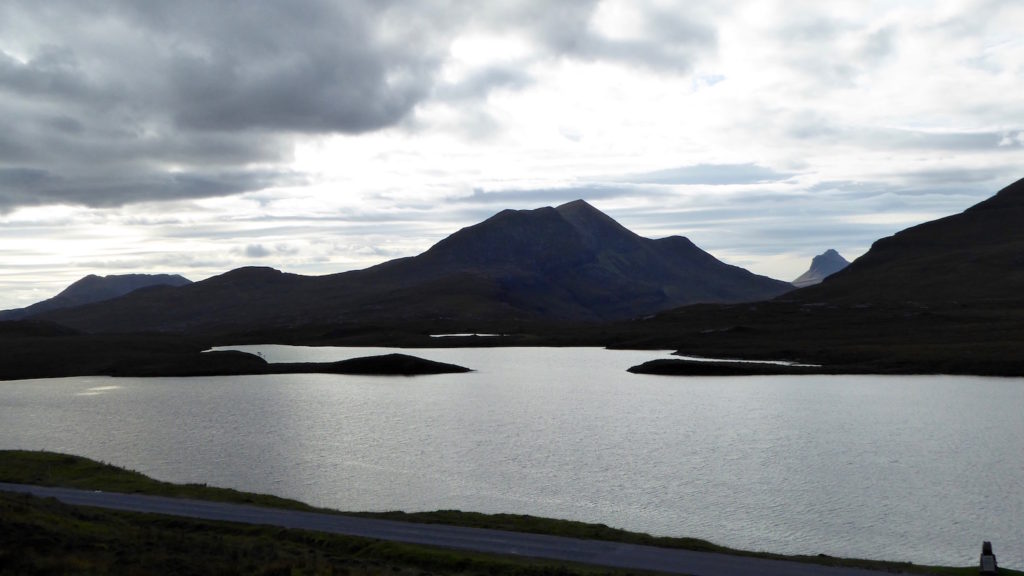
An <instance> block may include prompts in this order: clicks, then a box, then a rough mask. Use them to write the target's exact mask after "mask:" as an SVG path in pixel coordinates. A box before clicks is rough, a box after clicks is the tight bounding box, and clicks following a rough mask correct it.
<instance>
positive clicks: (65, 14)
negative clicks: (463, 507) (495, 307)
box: [0, 0, 1024, 309]
mask: <svg viewBox="0 0 1024 576" xmlns="http://www.w3.org/2000/svg"><path fill="white" fill-rule="evenodd" d="M1022 29H1024V2H1020V1H1019V0H1007V1H998V0H949V1H942V0H936V1H924V0H906V1H895V0H894V1H875V2H872V1H868V0H855V1H842V0H838V1H830V2H818V1H808V2H801V1H794V0H785V1H778V2H772V1H763V0H749V1H748V0H734V1H724V0H723V1H719V0H698V1H686V2H683V1H677V2H676V1H667V0H666V1H660V0H629V1H621V0H600V1H598V0H594V1H590V0H564V1H559V2H551V1H549V0H522V1H511V0H509V1H500V2H497V1H496V2H477V1H472V0H466V1H459V0H418V1H413V0H393V1H385V0H365V1H364V0H345V1H343V2H339V1H334V0H305V1H292V0H289V1H284V0H281V1H268V0H246V1H241V0H239V1H207V0H203V1H198V0H178V1H175V2H137V1H134V0H133V1H127V0H126V1H120V0H47V1H45V2H43V1H40V0H24V1H23V0H4V2H2V3H0V309H4V308H15V307H20V306H25V305H28V304H30V303H33V302H36V301H39V300H42V299H45V298H48V297H51V296H53V295H54V294H56V293H57V292H59V291H60V290H61V289H63V288H64V287H65V286H67V285H68V284H70V283H71V282H73V281H74V280H76V279H78V278H80V277H82V276H85V275H87V274H99V275H105V274H124V273H136V272H149V273H176V274H182V275H184V276H186V277H188V278H190V279H192V280H202V279H204V278H207V277H210V276H212V275H216V274H220V273H223V272H226V271H228V270H230V269H233V268H237V267H240V266H250V265H257V266H272V267H274V268H278V269H281V270H285V271H288V272H294V273H300V274H312V275H319V274H329V273H335V272H341V271H345V270H352V269H359V268H365V267H367V266H370V265H373V264H377V263H380V262H383V261H386V260H389V259H392V258H396V257H400V256H411V255H415V254H418V253H420V252H422V251H424V250H426V249H427V248H429V247H430V246H431V245H432V244H434V243H435V242H437V241H438V240H440V239H442V238H444V237H445V236H447V235H449V234H451V233H453V232H455V231H456V230H458V229H459V228H462V227H465V226H469V225H472V224H475V223H477V222H480V221H482V220H484V219H486V218H487V217H489V216H491V215H493V214H495V213H497V212H499V211H501V210H503V209H506V208H513V209H530V208H538V207H542V206H554V205H558V204H560V203H564V202H567V201H571V200H574V199H577V198H583V199H585V200H587V201H588V202H590V203H591V204H593V205H594V206H595V207H597V208H598V209H600V210H602V211H604V212H606V213H607V214H609V215H610V216H612V217H613V218H615V219H616V220H618V221H619V222H621V223H622V224H623V225H625V226H626V227H628V228H630V229H631V230H633V231H635V232H637V233H638V234H640V235H642V236H646V237H650V238H660V237H664V236H670V235H682V236H686V237H688V238H690V239H691V240H693V241H694V242H695V243H696V244H697V245H698V246H700V247H702V248H703V249H705V250H707V251H709V252H710V253H712V254H713V255H714V256H716V257H717V258H719V259H720V260H723V261H725V262H728V263H730V264H735V265H738V266H743V267H745V268H748V269H750V270H752V271H754V272H757V273H759V274H764V275H768V276H772V277H774V278H779V279H783V280H792V279H793V278H795V277H796V276H798V275H800V274H801V273H802V272H803V271H804V270H806V269H807V267H808V266H809V264H810V260H811V258H812V257H813V256H815V255H816V254H819V253H821V252H824V251H825V250H826V249H828V248H835V249H837V250H838V251H839V252H840V253H842V254H843V255H844V256H846V257H847V259H851V260H852V259H853V258H855V257H857V256H859V255H861V254H863V253H864V252H865V251H866V250H867V249H868V248H869V247H870V245H871V243H872V242H873V241H875V240H877V239H879V238H882V237H884V236H887V235H890V234H893V233H895V232H897V231H899V230H901V229H904V228H907V227H909V226H912V225H916V224H920V223H922V222H925V221H928V220H932V219H935V218H938V217H942V216H946V215H949V214H953V213H957V212H960V211H962V210H964V209H965V208H967V207H969V206H971V205H972V204H975V203H977V202H979V201H981V200H983V199H985V198H987V197H989V196H991V195H992V194H994V193H995V192H997V191H998V190H999V189H1000V188H1002V187H1004V186H1006V185H1008V184H1010V183H1012V182H1014V181H1016V180H1017V179H1019V178H1021V177H1024V97H1022V95H1024V35H1021V33H1020V31H1021V30H1022Z"/></svg>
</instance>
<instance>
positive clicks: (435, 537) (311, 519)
mask: <svg viewBox="0 0 1024 576" xmlns="http://www.w3.org/2000/svg"><path fill="white" fill-rule="evenodd" d="M0 491H6V492H24V493H30V494H34V495H36V496H40V497H44V498H56V499H57V500H60V501H61V502H65V503H67V504H74V505H78V506H95V507H99V508H108V509H112V510H123V511H130V512H144V513H152V514H167V515H172V516H185V517H188V518H199V519H203V520H217V521H224V522H241V523H246V524H263V525H269V526H278V527H282V528H296V529H302V530H314V531H319V532H330V533H333V534H345V535H349V536H361V537H364V538H374V539H380V540H389V541H394V542H406V543H410V544H423V545H427V546H438V547H442V548H454V549H459V550H471V551H475V552H486V553H494V554H509V555H514V556H526V557H531V558H546V559H549V560H561V561H566V562H579V563H582V564H594V565H598V566H607V567H613V568H624V569H631V570H654V571H658V572H672V573H677V574H692V575H700V576H732V575H736V576H740V575H742V576H750V575H759V576H858V575H863V576H878V574H880V573H879V572H875V571H870V570H861V569H854V568H832V567H827V566H818V565H814V564H803V563H799V562H788V561H782V560H766V559H761V558H745V557H742V556H730V555H727V554H714V553H710V552H694V551H690V550H674V549H669V548H656V547H652V546H638V545H635V544H620V543H616V542H604V541H600V540H579V539H575V538H564V537H561V536H545V535H540V534H524V533H520V532H505V531H501V530H487V529H482V528H464V527H459V526H445V525H441V524H416V523H411V522H396V521H392V520H376V519H371V518H358V517H354V516H344V515H339V514H320V513H315V512H298V511H293V510H280V509H275V508H263V507H259V506H248V505H243V504H226V503H221V502H209V501H205V500H191V499H184V498H167V497H162V496H146V495H142V494H121V493H116V492H94V491H88V490H75V489H71V488H49V487H43V486H30V485H24V484H5V483H0Z"/></svg>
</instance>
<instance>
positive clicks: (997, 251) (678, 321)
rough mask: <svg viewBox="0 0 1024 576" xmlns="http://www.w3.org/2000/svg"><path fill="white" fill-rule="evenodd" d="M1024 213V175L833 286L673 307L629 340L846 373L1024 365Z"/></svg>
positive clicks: (983, 370)
mask: <svg viewBox="0 0 1024 576" xmlns="http://www.w3.org/2000/svg"><path fill="white" fill-rule="evenodd" d="M1022 222H1024V180H1020V181H1018V182H1015V183H1014V184H1011V185H1010V186H1007V187H1006V188H1004V189H1003V190H1001V191H1000V192H999V193H998V194H996V195H995V196H993V197H992V198H990V199H988V200H986V201H984V202H981V203H979V204H977V205H975V206H973V207H971V208H969V209H967V210H966V211H964V212H963V213H961V214H956V215H953V216H949V217H946V218H942V219H939V220H935V221H932V222H927V223H924V224H921V225H919V226H914V227H912V228H908V229H906V230H904V231H902V232H899V233H897V234H895V235H893V236H890V237H888V238H883V239H881V240H879V241H877V242H875V244H874V245H873V246H872V247H871V250H870V251H868V253H866V254H865V255H863V256H861V257H860V258H858V259H857V260H855V261H854V262H853V263H852V264H850V265H849V266H848V267H846V268H845V269H844V270H842V271H840V272H838V273H836V274H834V275H832V276H830V277H828V278H826V279H825V280H824V281H823V282H822V283H821V284H818V285H816V286H811V287H808V288H802V289H799V290H795V291H793V292H790V293H788V294H785V295H783V296H781V297H778V298H776V299H774V300H772V301H768V302H759V303H756V304H740V305H707V306H689V307H682V308H678V309H675V310H671V311H668V312H664V313H661V314H659V315H657V316H656V317H655V318H653V319H651V320H649V321H647V322H634V323H630V324H629V325H623V326H622V332H621V333H620V338H621V340H620V341H619V342H617V344H619V345H622V346H641V347H655V346H657V347H672V348H676V349H679V350H682V351H685V352H687V353H690V354H698V355H705V356H713V357H719V358H734V357H741V358H763V359H789V360H798V361H801V362H808V363H817V364H823V365H825V366H826V367H827V369H830V370H835V371H839V372H857V371H867V372H876V373H883V372H894V373H908V372H909V373H966V374H993V375H995V374H998V375H1015V376H1020V375H1024V357H1022V356H1021V355H1020V350H1021V349H1022V348H1024V226H1022V225H1021V223H1022Z"/></svg>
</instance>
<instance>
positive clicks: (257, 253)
mask: <svg viewBox="0 0 1024 576" xmlns="http://www.w3.org/2000/svg"><path fill="white" fill-rule="evenodd" d="M270 254H271V251H270V250H268V249H267V248H266V247H265V246H263V245H262V244H249V245H248V246H246V247H245V255H246V256H248V257H249V258H266V257H267V256H270Z"/></svg>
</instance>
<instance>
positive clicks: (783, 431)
mask: <svg viewBox="0 0 1024 576" xmlns="http://www.w3.org/2000/svg"><path fill="white" fill-rule="evenodd" d="M245 349H248V350H258V351H260V352H261V353H262V354H263V355H264V356H265V357H267V358H268V360H271V361H285V360H287V361H323V360H338V359H343V358H348V357H353V356H360V355H368V354H374V353H380V352H385V351H392V350H383V349H337V348H334V349H331V348H321V349H311V348H289V347H279V346H260V347H245ZM407 352H408V351H407ZM412 352H413V353H414V354H416V355H419V356H421V357H425V358H430V359H433V360H439V361H444V362H454V363H456V364H462V365H464V366H467V367H470V368H474V369H476V370H477V371H476V372H473V373H470V374H455V375H441V376H425V377H416V378H390V377H356V376H337V375H322V374H318V375H284V376H258V377H216V378H187V379H171V378H166V379H165V378H149V379H137V378H118V379H114V378H67V379H58V380H34V381H20V382H4V383H0V447H10V448H15V447H17V448H32V449H47V450H57V451H63V452H71V453H77V454H82V455H85V456H89V457H93V458H97V459H101V460H104V461H108V462H112V463H115V464H118V465H122V466H126V467H129V468H133V469H136V470H139V471H141V472H144V473H146V474H149V475H152V476H155V477H157V478H160V479H164V480H170V481H175V482H206V483H208V484H211V485H219V486H229V487H235V488H240V489H244V490H251V491H256V492H269V493H274V494H279V495H282V496H287V497H292V498H297V499H300V500H304V501H306V502H309V503H312V504H314V505H323V506H330V507H334V508H340V509H346V510H389V509H403V510H433V509H439V508H458V509H463V510H478V511H483V512H515V513H525V514H536V515H543V516H553V517H562V518H572V519H578V520H585V521H592V522H603V523H606V524H609V525H612V526H617V527H623V528H628V529H633V530H641V531H646V532H651V533H655V534H664V535H676V536H695V537H700V538H706V539H709V540H712V541H714V542H716V543H719V544H724V545H728V546H734V547H738V548H746V549H760V550H769V551H773V552H782V553H809V554H817V553H826V554H831V555H843V556H859V557H871V558H886V559H898V560H911V561H914V562H917V563H942V564H964V565H967V564H973V563H975V562H976V561H977V554H978V552H979V550H980V544H981V541H982V540H992V541H993V543H994V545H995V551H996V554H997V555H998V556H999V559H1000V564H1002V565H1004V566H1017V567H1024V524H1022V522H1024V482H1022V481H1024V463H1022V462H1024V459H1022V454H1024V418H1022V415H1024V380H1021V379H999V378H978V377H948V376H945V377H944V376H940V377H932V376H929V377H865V376H801V377H792V376H785V377H742V378H731V377H730V378H722V377H719V378H672V377H657V376H644V375H634V374H628V373H626V372H625V369H626V368H627V367H629V366H631V365H634V364H637V363H640V362H642V361H645V360H649V359H652V358H655V357H660V356H664V354H663V353H656V352H629V351H607V350H600V349H580V348H564V349H554V348H494V349H437V350H417V351H412Z"/></svg>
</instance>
